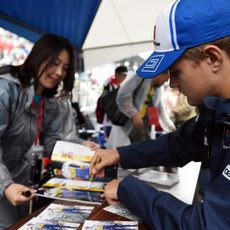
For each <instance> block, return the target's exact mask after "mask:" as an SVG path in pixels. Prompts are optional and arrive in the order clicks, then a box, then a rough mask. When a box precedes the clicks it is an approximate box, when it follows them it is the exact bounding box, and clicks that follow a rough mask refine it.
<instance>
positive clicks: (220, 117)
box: [201, 96, 230, 124]
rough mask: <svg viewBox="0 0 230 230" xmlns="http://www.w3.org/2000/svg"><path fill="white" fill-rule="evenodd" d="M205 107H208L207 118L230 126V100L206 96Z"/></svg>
mask: <svg viewBox="0 0 230 230" xmlns="http://www.w3.org/2000/svg"><path fill="white" fill-rule="evenodd" d="M203 105H204V107H206V109H205V110H206V112H207V114H205V117H206V118H207V119H208V120H210V119H212V121H213V122H214V123H219V122H224V123H227V124H230V98H221V97H214V96H206V97H204V98H203ZM201 107H202V106H201ZM201 110H202V108H201Z"/></svg>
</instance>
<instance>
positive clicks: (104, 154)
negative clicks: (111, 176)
mask: <svg viewBox="0 0 230 230" xmlns="http://www.w3.org/2000/svg"><path fill="white" fill-rule="evenodd" d="M119 162H120V156H119V153H118V151H117V150H115V149H110V150H104V149H98V150H96V151H95V154H94V156H93V158H92V160H91V162H90V174H96V175H97V176H98V177H103V176H104V175H105V173H104V167H105V166H111V165H116V164H118V163H119Z"/></svg>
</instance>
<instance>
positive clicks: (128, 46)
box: [83, 0, 172, 69]
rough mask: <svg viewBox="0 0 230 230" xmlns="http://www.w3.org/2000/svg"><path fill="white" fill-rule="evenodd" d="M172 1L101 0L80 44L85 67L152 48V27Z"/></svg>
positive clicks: (88, 67)
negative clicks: (159, 14)
mask: <svg viewBox="0 0 230 230" xmlns="http://www.w3.org/2000/svg"><path fill="white" fill-rule="evenodd" d="M169 2H172V0H103V1H102V2H101V5H100V7H99V9H98V12H97V14H96V17H95V19H94V21H93V24H92V26H91V28H90V30H89V33H88V35H87V38H86V40H85V43H84V45H83V52H84V60H85V69H90V68H92V67H95V66H98V65H101V64H105V63H109V62H113V61H117V60H120V59H123V58H128V57H131V56H135V55H137V54H139V53H140V52H144V51H149V50H153V42H152V41H153V26H154V23H155V20H156V17H157V15H158V13H159V11H160V10H161V9H162V8H163V7H165V5H167V4H168V3H169Z"/></svg>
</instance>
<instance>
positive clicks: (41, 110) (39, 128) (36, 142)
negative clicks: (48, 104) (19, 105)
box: [32, 97, 45, 145]
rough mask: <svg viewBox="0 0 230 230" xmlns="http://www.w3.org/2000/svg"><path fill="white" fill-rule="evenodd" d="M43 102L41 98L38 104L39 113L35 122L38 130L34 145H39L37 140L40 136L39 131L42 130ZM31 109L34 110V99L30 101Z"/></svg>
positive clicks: (43, 99)
mask: <svg viewBox="0 0 230 230" xmlns="http://www.w3.org/2000/svg"><path fill="white" fill-rule="evenodd" d="M44 102H45V98H44V97H42V99H41V101H40V103H39V113H38V120H37V124H38V129H37V133H36V136H35V140H34V145H39V139H40V134H41V129H42V120H43V113H44ZM32 107H33V108H36V103H35V101H34V99H33V101H32Z"/></svg>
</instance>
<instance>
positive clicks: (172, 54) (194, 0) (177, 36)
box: [137, 0, 230, 78]
mask: <svg viewBox="0 0 230 230" xmlns="http://www.w3.org/2000/svg"><path fill="white" fill-rule="evenodd" d="M228 35H230V0H218V1H216V0H176V1H175V2H173V3H172V4H170V5H169V6H168V7H167V8H165V9H164V11H163V12H161V13H160V15H159V16H158V18H157V21H156V26H155V27H154V35H153V40H154V41H153V43H154V52H153V53H152V55H151V56H150V57H149V58H148V59H147V60H146V61H145V62H144V63H143V64H142V66H141V67H140V68H139V69H138V70H137V74H138V75H139V76H140V77H142V78H152V77H155V76H158V75H159V74H160V73H162V72H163V71H165V70H167V69H168V68H169V67H170V66H171V65H172V64H173V63H174V62H175V61H176V60H177V59H178V58H179V57H180V56H181V55H182V54H183V53H184V51H185V50H186V49H188V48H192V47H194V46H198V45H201V44H203V43H208V42H211V41H214V40H217V39H220V38H223V37H225V36H228Z"/></svg>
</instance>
